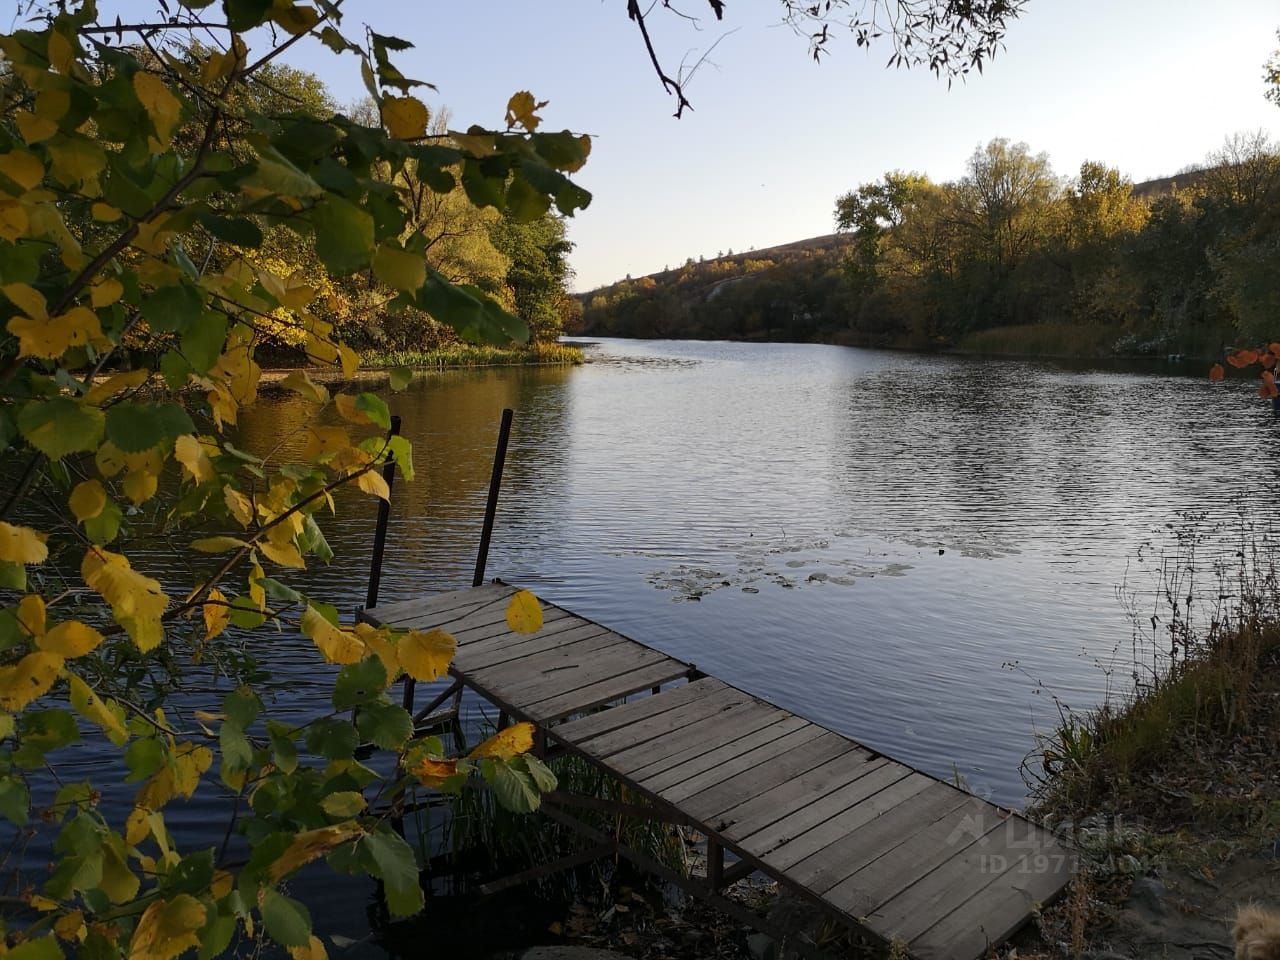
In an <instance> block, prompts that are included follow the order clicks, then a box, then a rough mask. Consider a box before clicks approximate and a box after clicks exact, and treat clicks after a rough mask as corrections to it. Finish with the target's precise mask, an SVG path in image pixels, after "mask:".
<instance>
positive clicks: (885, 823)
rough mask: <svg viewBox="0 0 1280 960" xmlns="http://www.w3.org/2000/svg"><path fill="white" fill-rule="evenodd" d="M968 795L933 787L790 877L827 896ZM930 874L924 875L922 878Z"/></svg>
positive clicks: (823, 851)
mask: <svg viewBox="0 0 1280 960" xmlns="http://www.w3.org/2000/svg"><path fill="white" fill-rule="evenodd" d="M965 799H966V795H965V794H964V793H962V792H961V791H959V790H957V789H956V788H955V787H949V786H947V785H946V784H945V783H937V782H934V783H931V784H930V785H929V786H927V787H925V788H924V789H923V790H921V791H920V792H919V793H917V794H916V795H915V796H913V797H910V798H908V799H907V800H904V801H903V802H902V803H900V804H898V805H897V806H895V807H892V808H890V809H888V810H885V811H884V812H883V813H881V814H880V816H878V817H876V818H875V819H873V820H869V821H867V822H866V823H864V824H863V825H862V826H860V827H858V828H857V829H856V830H852V831H850V832H849V833H846V834H845V835H844V836H843V837H841V838H840V839H838V840H836V841H834V842H832V843H830V844H828V845H827V846H825V847H823V848H822V849H821V850H819V851H818V852H817V853H814V854H811V855H810V856H808V857H805V858H804V859H803V860H801V861H800V862H799V863H796V864H793V865H792V866H790V867H788V868H787V876H788V877H789V878H790V879H792V880H794V881H795V882H796V883H802V884H804V885H805V886H806V887H808V888H809V889H810V890H812V891H813V892H814V893H819V894H822V893H826V892H827V891H828V890H830V889H831V888H832V887H834V886H835V885H836V884H837V883H839V882H840V881H841V880H843V879H844V878H845V877H848V876H849V875H851V874H852V873H854V872H855V871H857V870H859V869H861V868H862V867H865V866H866V865H867V864H868V863H870V862H871V861H872V860H875V859H876V858H877V857H880V856H882V855H884V854H886V853H888V852H889V851H890V850H892V849H893V848H894V847H897V846H899V845H900V844H902V843H904V842H906V841H907V840H909V839H910V838H911V836H912V835H913V834H915V833H918V832H919V831H920V830H921V829H923V828H924V827H927V826H928V825H929V824H931V823H933V822H934V821H935V820H937V819H939V818H941V817H945V816H946V815H947V814H948V813H950V812H951V811H952V810H955V809H956V808H957V807H959V806H960V805H961V804H963V803H964V801H965ZM926 872H927V871H923V870H922V871H921V875H922V876H923V875H924V873H926Z"/></svg>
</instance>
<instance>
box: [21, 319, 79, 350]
mask: <svg viewBox="0 0 1280 960" xmlns="http://www.w3.org/2000/svg"><path fill="white" fill-rule="evenodd" d="M5 329H6V330H8V331H9V332H10V333H12V334H13V335H14V336H15V337H17V338H18V356H19V357H38V358H40V359H42V360H54V359H56V358H58V357H60V356H62V355H63V354H64V353H66V352H67V348H68V347H69V346H71V334H70V331H68V330H67V328H66V325H65V324H60V323H58V322H57V321H54V320H33V319H31V318H30V317H11V318H10V320H9V322H8V323H7V324H5Z"/></svg>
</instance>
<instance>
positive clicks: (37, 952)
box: [4, 933, 65, 960]
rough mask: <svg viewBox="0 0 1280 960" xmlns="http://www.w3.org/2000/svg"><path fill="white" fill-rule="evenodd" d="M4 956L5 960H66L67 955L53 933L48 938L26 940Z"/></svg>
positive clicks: (11, 948) (10, 949)
mask: <svg viewBox="0 0 1280 960" xmlns="http://www.w3.org/2000/svg"><path fill="white" fill-rule="evenodd" d="M4 956H5V960H64V957H65V954H64V953H63V952H62V948H61V947H60V946H58V940H57V938H56V937H55V936H54V935H53V934H52V933H51V934H49V935H48V936H47V937H37V938H36V939H35V940H24V941H23V942H22V943H20V944H18V945H17V946H16V947H10V948H9V952H8V953H6V954H5V955H4Z"/></svg>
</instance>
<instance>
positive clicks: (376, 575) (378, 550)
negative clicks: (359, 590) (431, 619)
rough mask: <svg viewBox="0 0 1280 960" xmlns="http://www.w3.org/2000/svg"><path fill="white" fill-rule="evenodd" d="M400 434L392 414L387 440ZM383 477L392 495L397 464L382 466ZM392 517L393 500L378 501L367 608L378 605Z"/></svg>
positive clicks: (388, 491)
mask: <svg viewBox="0 0 1280 960" xmlns="http://www.w3.org/2000/svg"><path fill="white" fill-rule="evenodd" d="M398 436H400V418H399V417H398V416H392V418H391V429H390V430H388V431H387V441H388V442H390V441H391V438H392V437H398ZM382 479H383V480H385V481H386V483H387V494H388V497H390V493H391V485H392V484H393V483H395V482H396V464H395V461H394V460H388V461H387V462H386V463H385V464H383V467H382ZM390 519H391V500H390V499H387V500H381V501H379V502H378V523H377V526H376V527H374V530H373V557H372V558H371V559H370V560H369V592H368V594H367V595H366V597H365V601H364V605H365V609H368V608H370V607H376V606H377V605H378V587H379V586H380V584H381V582H382V554H383V552H384V551H385V550H386V546H387V523H388V522H389V521H390Z"/></svg>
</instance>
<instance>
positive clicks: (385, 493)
mask: <svg viewBox="0 0 1280 960" xmlns="http://www.w3.org/2000/svg"><path fill="white" fill-rule="evenodd" d="M356 485H357V486H358V487H359V488H360V489H361V490H363V491H364V492H365V493H371V494H373V495H374V496H375V497H381V498H382V499H383V500H390V499H391V488H390V487H389V486H387V481H385V480H383V479H382V474H381V473H379V472H378V471H377V470H370V471H369V472H367V473H362V474H360V476H358V477H357V478H356Z"/></svg>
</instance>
